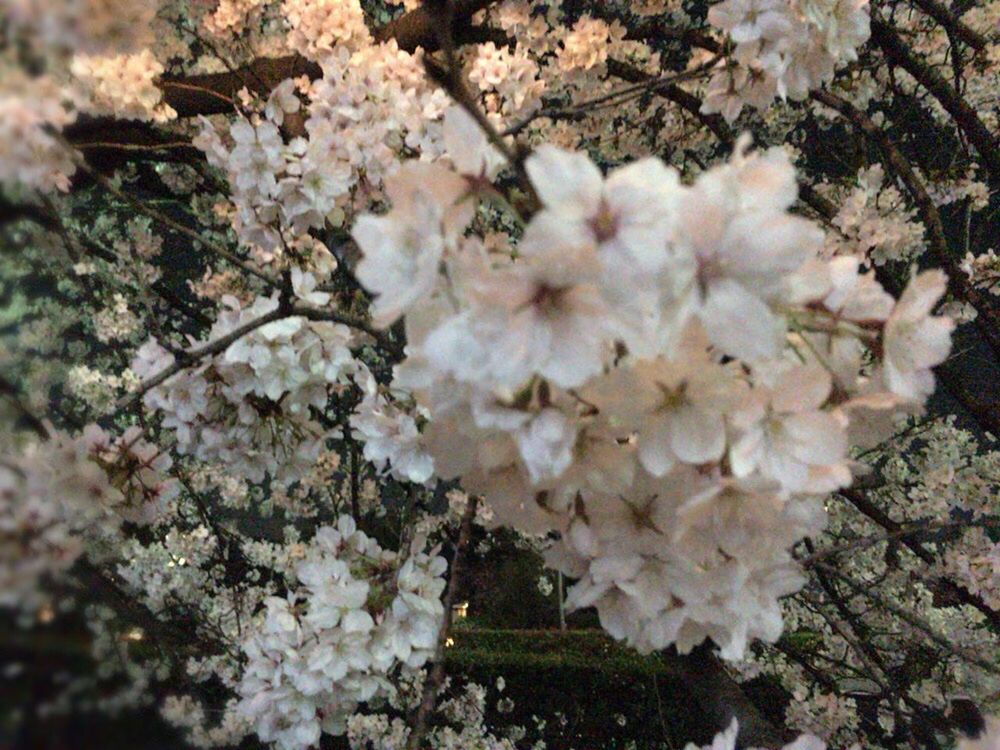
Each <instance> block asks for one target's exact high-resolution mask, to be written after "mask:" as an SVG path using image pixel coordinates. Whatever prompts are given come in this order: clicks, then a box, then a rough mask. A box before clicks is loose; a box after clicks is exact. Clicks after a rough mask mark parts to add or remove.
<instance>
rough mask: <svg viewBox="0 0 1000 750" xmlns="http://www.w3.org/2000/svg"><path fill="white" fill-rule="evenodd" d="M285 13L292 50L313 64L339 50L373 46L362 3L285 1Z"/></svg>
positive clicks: (339, 0) (352, 1)
mask: <svg viewBox="0 0 1000 750" xmlns="http://www.w3.org/2000/svg"><path fill="white" fill-rule="evenodd" d="M281 11H282V13H283V14H284V17H285V20H286V22H287V23H288V26H289V33H288V46H289V47H291V48H292V49H293V50H295V51H296V52H298V53H299V54H301V55H303V56H304V57H308V58H309V59H310V60H322V59H323V57H325V56H326V55H329V54H330V53H331V52H333V50H334V48H335V47H343V46H347V47H349V48H351V49H356V48H358V47H362V46H366V45H368V44H370V43H371V34H370V33H369V31H368V26H367V25H366V24H365V14H364V11H363V10H362V9H361V3H360V2H358V0H284V1H283V2H282V4H281Z"/></svg>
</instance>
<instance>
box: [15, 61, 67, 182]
mask: <svg viewBox="0 0 1000 750" xmlns="http://www.w3.org/2000/svg"><path fill="white" fill-rule="evenodd" d="M67 98H68V94H67V92H65V91H64V89H63V88H62V87H61V86H60V85H59V84H57V83H56V81H55V80H53V79H51V78H47V77H33V78H28V77H26V76H20V75H18V74H16V73H11V74H9V75H8V74H7V72H6V71H5V72H4V74H3V81H2V83H0V185H3V186H5V187H8V188H9V187H14V186H24V187H27V188H29V189H34V190H39V191H42V192H50V191H53V190H62V191H66V190H68V189H69V185H70V182H69V178H70V177H71V176H72V175H73V173H74V172H75V171H76V165H75V164H74V163H73V159H72V157H71V156H70V152H69V151H68V150H67V149H65V148H63V146H62V145H61V144H60V143H59V142H58V141H57V140H56V139H55V138H54V137H53V136H52V135H51V134H50V133H49V132H48V131H49V130H50V129H53V130H56V131H61V130H62V129H63V128H65V127H66V126H67V125H69V124H70V123H72V122H73V121H74V120H75V119H76V116H75V114H74V113H73V112H72V111H70V110H69V109H68V108H67V107H66V106H64V101H65V100H66V99H67Z"/></svg>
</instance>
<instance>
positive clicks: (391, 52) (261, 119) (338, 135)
mask: <svg viewBox="0 0 1000 750" xmlns="http://www.w3.org/2000/svg"><path fill="white" fill-rule="evenodd" d="M322 65H323V71H324V75H323V78H321V79H319V80H317V81H314V82H312V83H311V84H303V85H302V86H301V87H300V86H299V85H298V83H297V82H296V81H294V80H291V79H290V80H286V81H284V82H283V83H281V84H280V85H279V86H277V87H276V88H275V89H274V91H273V92H272V93H271V95H270V97H269V99H268V102H267V104H266V106H265V107H264V111H263V113H262V114H255V115H253V116H252V117H251V118H237V119H236V120H234V121H233V122H232V123H231V124H230V126H229V141H230V143H225V142H223V140H222V138H221V137H220V135H219V134H218V133H217V132H216V130H215V128H214V127H213V126H212V124H211V123H210V122H208V121H207V120H203V123H202V131H201V133H200V135H199V136H198V137H197V138H196V139H195V145H196V146H198V147H199V148H201V149H202V150H203V151H204V152H205V153H206V156H207V158H208V161H209V163H210V164H212V165H214V166H216V167H218V168H219V169H222V170H223V171H225V172H226V174H227V176H228V179H229V184H230V188H231V200H232V201H233V203H234V204H235V206H236V214H235V217H234V227H235V229H236V232H237V234H238V235H239V237H240V239H241V240H242V241H243V242H244V243H245V244H247V245H249V246H251V247H258V248H260V249H262V250H263V251H264V252H265V253H275V252H278V251H279V249H280V248H282V247H283V246H284V243H285V242H288V241H289V238H295V240H296V241H298V240H299V239H300V238H302V237H303V236H304V235H305V233H306V231H307V230H309V229H310V228H321V227H323V226H324V224H325V223H326V222H330V223H332V224H333V225H340V224H342V223H343V222H344V216H345V213H348V212H352V192H353V191H354V190H355V188H357V187H358V186H359V185H360V186H362V187H364V188H367V189H376V190H377V189H378V188H379V187H380V183H381V180H382V178H383V177H384V176H385V175H386V174H388V173H390V172H392V171H393V170H394V169H395V168H396V166H397V164H398V152H399V150H400V149H402V148H404V147H405V148H410V149H414V150H416V151H419V152H421V153H423V154H425V155H426V156H428V157H432V156H437V155H439V154H440V152H441V124H440V117H441V115H442V114H443V112H444V110H445V109H446V105H447V97H446V96H445V95H444V93H443V92H441V91H439V90H438V91H432V90H431V89H430V88H429V87H428V86H427V85H426V81H425V78H424V72H423V69H422V67H421V65H420V62H419V58H418V57H416V56H414V55H411V54H409V53H407V52H404V51H401V50H399V49H398V47H397V46H396V44H395V42H387V43H385V44H378V45H368V46H364V47H362V48H361V49H358V50H357V51H355V52H351V51H350V50H349V49H348V48H347V47H345V46H342V45H339V46H337V47H336V49H335V50H333V51H331V53H330V54H328V55H326V56H324V57H323V58H322ZM303 100H304V101H303ZM300 110H301V114H299V113H300ZM291 114H296V115H297V116H299V117H301V118H302V124H301V126H300V127H301V131H302V132H301V133H300V134H298V135H296V136H295V137H293V138H292V139H291V140H290V141H289V142H287V143H286V141H285V139H284V137H283V135H282V130H281V127H282V126H283V125H284V124H286V123H285V120H286V118H287V117H288V116H289V115H291ZM297 132H298V131H297ZM230 144H231V145H230ZM283 240H284V242H283Z"/></svg>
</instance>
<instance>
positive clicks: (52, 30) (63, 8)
mask: <svg viewBox="0 0 1000 750" xmlns="http://www.w3.org/2000/svg"><path fill="white" fill-rule="evenodd" d="M156 8H157V3H156V2H153V0H44V1H43V2H37V1H36V0H0V9H2V11H3V16H4V19H5V20H7V21H8V22H9V23H10V24H11V25H12V27H13V28H14V29H15V30H17V31H21V32H26V33H27V34H29V35H30V36H31V37H32V40H33V41H34V42H36V43H38V44H40V45H41V46H42V47H43V48H46V49H56V50H70V51H74V52H85V53H100V54H107V53H114V52H130V51H132V50H135V49H136V48H138V47H139V46H141V45H143V44H145V43H147V42H149V41H150V29H151V22H152V20H153V17H154V15H155V14H156Z"/></svg>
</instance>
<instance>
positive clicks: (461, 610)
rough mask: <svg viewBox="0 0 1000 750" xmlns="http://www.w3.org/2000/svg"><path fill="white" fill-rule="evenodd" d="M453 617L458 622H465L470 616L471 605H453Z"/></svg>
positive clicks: (466, 603)
mask: <svg viewBox="0 0 1000 750" xmlns="http://www.w3.org/2000/svg"><path fill="white" fill-rule="evenodd" d="M451 616H452V617H453V618H454V619H456V620H464V619H465V618H466V617H468V616H469V603H468V602H459V603H458V604H452V605H451Z"/></svg>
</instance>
